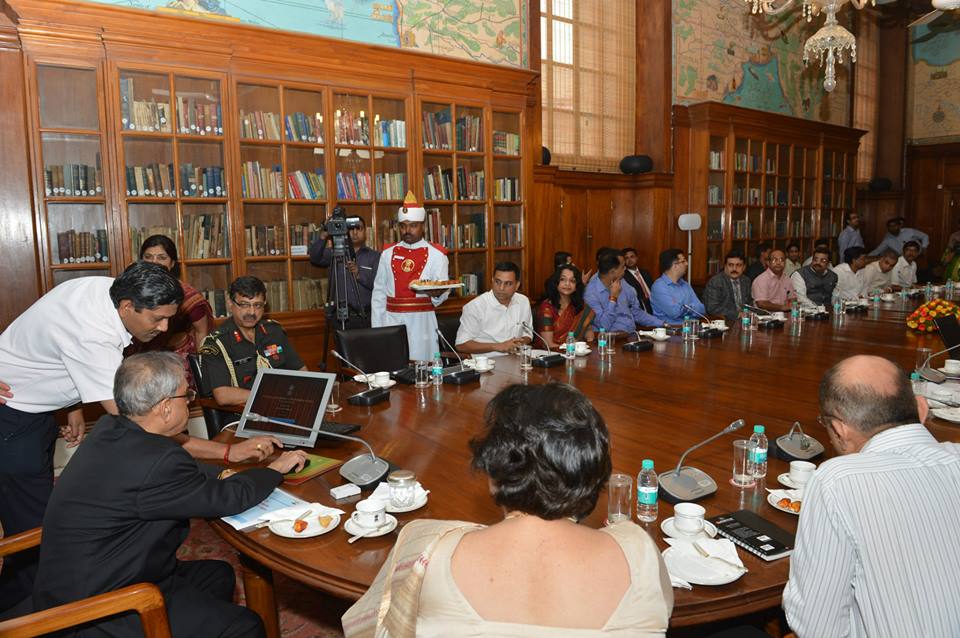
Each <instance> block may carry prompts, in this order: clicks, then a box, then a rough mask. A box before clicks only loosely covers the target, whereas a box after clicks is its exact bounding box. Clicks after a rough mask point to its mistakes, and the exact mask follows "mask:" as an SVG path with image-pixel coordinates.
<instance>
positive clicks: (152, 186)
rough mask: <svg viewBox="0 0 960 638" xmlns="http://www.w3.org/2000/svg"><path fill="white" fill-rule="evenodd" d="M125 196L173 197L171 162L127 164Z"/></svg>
mask: <svg viewBox="0 0 960 638" xmlns="http://www.w3.org/2000/svg"><path fill="white" fill-rule="evenodd" d="M126 180H127V189H126V192H127V197H175V196H176V194H177V184H176V181H175V178H174V169H173V164H149V165H147V166H127V167H126Z"/></svg>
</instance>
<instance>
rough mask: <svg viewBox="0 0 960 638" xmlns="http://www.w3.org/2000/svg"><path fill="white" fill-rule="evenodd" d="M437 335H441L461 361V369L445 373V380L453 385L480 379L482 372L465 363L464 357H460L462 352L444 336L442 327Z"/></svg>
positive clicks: (438, 329) (442, 339)
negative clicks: (468, 366)
mask: <svg viewBox="0 0 960 638" xmlns="http://www.w3.org/2000/svg"><path fill="white" fill-rule="evenodd" d="M437 335H438V336H439V337H440V339H441V341H443V342H444V343H445V344H447V347H448V348H450V350H451V352H453V356H455V357H456V358H457V360H458V361H459V362H460V369H459V370H457V371H455V372H448V373H447V374H445V375H443V382H444V383H452V384H453V385H464V384H465V383H471V382H473V381H479V380H480V373H479V372H477V371H476V370H473V369H471V368H467V367H466V366H464V365H463V359H462V358H461V357H460V353H459V352H457V349H456V348H454V347H453V346H452V345H451V344H450V342H449V341H447V338H446V337H444V336H443V333H442V332H440V328H437Z"/></svg>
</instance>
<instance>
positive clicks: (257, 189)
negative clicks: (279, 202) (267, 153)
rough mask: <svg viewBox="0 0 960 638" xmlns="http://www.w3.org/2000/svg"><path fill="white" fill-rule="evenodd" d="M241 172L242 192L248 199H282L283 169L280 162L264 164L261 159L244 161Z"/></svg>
mask: <svg viewBox="0 0 960 638" xmlns="http://www.w3.org/2000/svg"><path fill="white" fill-rule="evenodd" d="M241 168H242V170H241V174H240V194H241V196H243V197H245V198H248V199H281V198H283V193H284V190H285V188H284V184H283V171H282V169H281V168H280V165H279V164H274V165H273V166H272V167H271V166H263V165H261V164H260V162H259V161H257V160H254V161H249V162H244V163H243V166H242V167H241Z"/></svg>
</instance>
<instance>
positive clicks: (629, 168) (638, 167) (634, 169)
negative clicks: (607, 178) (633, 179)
mask: <svg viewBox="0 0 960 638" xmlns="http://www.w3.org/2000/svg"><path fill="white" fill-rule="evenodd" d="M652 170H653V160H652V159H650V156H649V155H627V156H626V157H624V158H623V159H622V160H620V172H621V173H623V174H624V175H639V174H640V173H649V172H650V171H652Z"/></svg>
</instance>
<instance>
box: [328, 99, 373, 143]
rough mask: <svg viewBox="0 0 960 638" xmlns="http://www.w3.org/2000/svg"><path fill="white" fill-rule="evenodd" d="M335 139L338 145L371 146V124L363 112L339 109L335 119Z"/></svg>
mask: <svg viewBox="0 0 960 638" xmlns="http://www.w3.org/2000/svg"><path fill="white" fill-rule="evenodd" d="M333 126H334V129H333V139H334V141H335V142H336V143H337V144H351V145H354V146H369V145H370V123H369V119H368V118H367V116H366V114H365V113H364V112H363V111H360V112H359V113H354V112H353V111H352V110H351V109H347V108H339V109H337V112H336V114H335V116H334V118H333Z"/></svg>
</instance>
